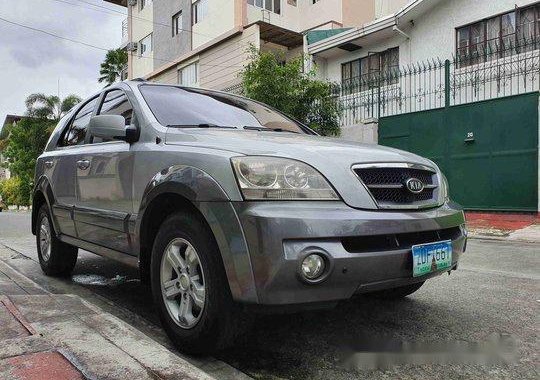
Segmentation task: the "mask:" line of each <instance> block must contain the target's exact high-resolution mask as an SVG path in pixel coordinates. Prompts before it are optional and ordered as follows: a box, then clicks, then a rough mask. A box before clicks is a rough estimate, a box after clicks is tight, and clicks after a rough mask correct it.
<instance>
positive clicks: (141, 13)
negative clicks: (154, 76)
mask: <svg viewBox="0 0 540 380" xmlns="http://www.w3.org/2000/svg"><path fill="white" fill-rule="evenodd" d="M131 12H132V16H133V17H131V18H130V19H131V41H133V42H137V43H139V41H140V40H142V39H143V38H144V37H146V36H147V35H149V34H150V33H152V32H153V31H154V23H153V22H154V12H153V4H152V2H151V1H148V0H147V4H146V6H145V7H144V9H142V10H139V4H137V5H136V6H133V7H131ZM131 63H132V65H131V76H132V78H139V77H143V76H145V75H146V74H149V73H151V72H152V71H153V70H154V52H153V51H152V52H149V53H148V54H145V56H144V57H139V56H138V52H135V51H134V52H133V53H132V55H131Z"/></svg>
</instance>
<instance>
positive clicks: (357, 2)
mask: <svg viewBox="0 0 540 380" xmlns="http://www.w3.org/2000/svg"><path fill="white" fill-rule="evenodd" d="M397 1H403V0H393V2H397ZM342 2H343V5H342V8H343V9H342V12H343V26H345V27H347V26H362V25H364V24H367V23H368V22H371V21H373V20H374V19H375V5H376V4H375V3H376V0H342Z"/></svg>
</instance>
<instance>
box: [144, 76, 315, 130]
mask: <svg viewBox="0 0 540 380" xmlns="http://www.w3.org/2000/svg"><path fill="white" fill-rule="evenodd" d="M139 88H140V90H141V93H142V95H143V97H144V99H145V101H146V103H147V104H148V106H149V107H150V109H151V110H152V112H153V114H154V116H155V117H156V119H157V120H158V121H159V123H160V124H162V125H165V126H169V127H177V128H182V127H183V128H189V127H206V128H208V127H228V128H231V127H234V128H240V129H241V128H244V129H246V130H261V131H265V130H268V131H278V132H294V133H302V134H313V132H311V131H310V130H309V129H308V128H305V127H304V126H302V125H301V124H299V123H297V122H295V121H294V120H291V119H289V118H288V117H286V116H284V115H282V114H280V113H278V112H276V111H274V110H273V109H271V108H270V107H268V106H266V105H264V104H262V103H259V102H255V101H253V100H249V99H247V98H243V97H240V96H236V95H232V94H226V93H220V92H214V91H209V90H203V89H195V88H182V87H177V86H162V85H147V84H146V85H141V86H140V87H139Z"/></svg>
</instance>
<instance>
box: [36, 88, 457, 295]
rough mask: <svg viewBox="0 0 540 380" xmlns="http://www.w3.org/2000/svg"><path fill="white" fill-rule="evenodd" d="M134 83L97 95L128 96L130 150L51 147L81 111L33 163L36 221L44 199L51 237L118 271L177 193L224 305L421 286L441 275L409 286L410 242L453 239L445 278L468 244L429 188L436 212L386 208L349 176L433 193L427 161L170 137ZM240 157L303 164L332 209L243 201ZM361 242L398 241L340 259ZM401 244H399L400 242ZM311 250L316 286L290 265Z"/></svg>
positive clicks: (321, 145)
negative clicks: (208, 235) (211, 249)
mask: <svg viewBox="0 0 540 380" xmlns="http://www.w3.org/2000/svg"><path fill="white" fill-rule="evenodd" d="M141 85H146V84H145V83H143V82H140V81H131V82H123V83H120V84H118V85H115V86H113V87H110V88H107V89H106V90H104V92H105V91H110V90H111V89H121V90H122V91H124V92H125V93H126V95H127V97H128V99H129V101H130V103H131V105H132V106H133V109H134V118H133V120H134V121H133V122H134V123H135V124H136V126H137V128H138V129H139V131H140V136H139V139H138V141H137V142H134V143H131V144H129V143H127V142H124V141H110V142H102V143H95V144H85V145H76V146H68V147H58V141H59V139H60V137H61V136H62V133H63V131H64V129H65V127H66V125H67V124H68V123H69V120H70V117H71V116H72V115H73V114H74V112H76V111H77V110H78V109H79V107H80V106H79V107H76V108H75V109H74V110H72V111H71V112H70V114H69V115H67V116H66V117H64V118H63V119H62V121H61V122H60V123H59V125H58V127H57V128H56V129H55V131H54V133H53V135H52V136H51V138H50V140H49V142H48V144H47V147H46V149H45V151H44V153H43V154H42V155H41V156H40V157H39V159H38V161H37V166H36V186H35V194H36V197H35V202H36V203H35V205H34V212H35V211H36V208H37V207H36V205H37V203H38V202H39V201H40V200H41V201H45V202H47V204H48V205H49V209H50V210H51V213H52V217H53V218H52V219H53V226H54V230H55V233H56V234H57V235H58V236H59V238H60V240H62V241H64V242H67V243H70V244H73V245H76V246H78V247H81V248H83V249H86V250H89V251H91V252H94V253H97V254H100V255H103V256H107V257H112V258H114V259H117V260H120V261H122V262H124V263H128V264H131V265H141V266H142V265H147V264H148V260H149V252H148V251H149V249H150V248H151V247H148V246H147V245H145V244H146V243H145V239H146V238H145V234H147V231H148V230H149V229H150V228H151V227H152V226H151V223H152V221H151V220H149V219H148V214H149V212H148V210H149V209H151V207H152V204H153V202H154V201H155V200H156V199H158V198H159V197H163V196H165V195H167V194H175V195H177V196H179V197H182V199H185V200H186V202H188V203H189V204H190V206H192V207H194V208H196V209H197V210H198V212H200V214H201V215H202V216H203V217H204V219H205V220H206V222H207V223H208V225H209V226H210V228H211V230H212V232H213V234H214V236H215V238H216V241H217V244H218V246H219V249H220V252H221V255H222V259H223V263H224V266H225V271H226V274H227V277H228V282H229V285H230V289H231V292H232V295H233V298H234V299H235V300H236V301H239V302H243V303H252V304H264V305H291V304H309V303H314V302H332V301H337V300H341V299H346V298H349V297H351V296H352V295H353V294H355V293H361V292H368V291H374V290H381V289H386V288H392V287H397V286H402V285H407V284H411V283H414V282H419V281H424V280H425V279H427V278H430V277H433V276H435V275H437V274H440V273H434V274H430V275H427V276H424V277H417V278H413V277H412V257H411V245H412V244H415V243H416V242H422V243H423V242H426V239H427V241H431V240H430V239H432V240H435V241H436V240H445V239H450V240H452V247H453V267H452V269H455V267H456V266H457V262H458V260H459V257H460V255H461V254H462V253H463V252H464V250H465V245H466V232H465V229H464V228H463V227H464V223H465V221H464V215H463V212H462V210H461V208H460V207H459V206H458V205H456V204H455V203H452V202H451V201H449V200H447V199H445V198H444V194H443V192H442V191H439V190H436V191H435V193H434V194H435V195H434V197H435V198H436V199H435V203H436V204H430V205H425V206H423V205H420V206H414V205H408V206H407V205H405V206H404V207H391V208H390V209H387V208H385V207H384V206H382V205H380V204H378V203H377V201H376V200H375V199H374V197H373V196H372V195H371V193H370V191H369V190H368V188H367V187H366V186H365V185H364V184H363V183H362V181H361V180H360V178H359V177H358V175H357V173H356V172H355V171H354V170H353V169H355V168H357V167H358V166H360V167H366V166H368V167H369V166H376V167H381V166H382V167H384V166H391V167H417V168H426V167H427V168H431V170H433V171H434V172H435V173H436V181H438V183H439V185H441V184H442V183H443V181H444V180H443V176H442V173H440V171H439V169H438V168H437V166H436V165H435V164H434V163H433V162H432V161H430V160H427V159H425V158H422V157H419V156H417V155H414V154H411V153H407V152H404V151H400V150H396V149H391V148H385V147H381V146H376V145H363V144H359V143H355V142H350V141H344V140H339V139H333V138H323V137H319V136H310V135H300V134H292V133H269V132H260V131H247V130H236V129H223V130H222V129H210V128H204V129H203V128H200V129H196V128H193V129H179V128H168V127H166V126H163V125H161V124H160V123H159V122H158V120H157V119H156V117H155V116H154V114H153V113H152V111H151V110H150V108H149V106H148V105H147V103H146V102H145V100H144V98H143V96H142V94H141V92H140V90H139V86H141ZM104 92H103V93H104ZM103 93H100V94H97V96H99V97H100V98H101V97H103V96H104V95H103ZM96 112H97V111H96V110H94V113H96ZM243 155H256V156H273V157H284V158H291V159H295V160H298V161H302V162H304V163H307V164H309V165H310V166H312V167H313V168H315V169H316V170H318V171H319V172H320V173H321V174H322V175H323V176H324V177H325V178H326V179H327V180H328V182H329V183H330V184H331V185H332V186H333V188H334V189H335V190H336V192H337V194H338V195H339V197H340V200H336V201H309V200H299V201H246V200H244V198H243V196H242V193H241V191H240V189H239V186H238V184H237V181H236V178H235V174H234V172H233V169H232V167H231V158H233V157H238V156H243ZM440 187H441V188H442V185H441V186H440ZM428 206H429V207H428ZM34 217H35V216H34ZM34 224H35V223H34ZM34 232H35V231H34ZM426 234H427V235H429V236H430V238H426V236H427V235H426ZM424 235H425V236H424ZM415 236H416V237H418V241H416V240H415ZM368 237H376V239H375V240H376V241H380V242H385V241H388V239H393V241H396V242H397V243H396V245H395V246H392V247H390V248H389V247H388V246H387V245H386V243H385V244H383V245H382V246H381V247H378V246H377V244H375V245H374V246H373V248H372V249H371V250H369V249H368V250H367V251H366V250H363V249H359V250H356V251H355V250H354V249H352V250H351V249H349V250H348V249H347V247H346V244H345V243H344V241H345V240H344V239H348V240H347V241H349V242H351V241H352V244H353V246H354V244H355V243H354V241H355V239H356V240H359V241H360V242H361V241H362V239H363V238H368ZM401 237H404V238H405V239H402V240H406V241H407V242H406V243H399V239H401ZM396 238H397V239H398V240H396ZM377 239H378V240H377ZM400 244H401V245H400ZM357 245H358V244H357ZM360 245H361V243H360ZM313 250H317V251H319V252H323V253H324V254H325V255H327V257H328V259H329V262H330V264H331V271H330V272H329V274H328V276H327V278H326V279H325V281H322V282H320V283H318V284H306V283H305V282H304V281H302V280H301V279H300V278H299V275H298V268H299V262H300V259H301V258H303V256H305V254H306V253H308V252H311V251H313Z"/></svg>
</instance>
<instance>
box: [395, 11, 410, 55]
mask: <svg viewBox="0 0 540 380" xmlns="http://www.w3.org/2000/svg"><path fill="white" fill-rule="evenodd" d="M395 21H396V25H394V26H393V27H392V30H393V31H394V32H398V33H399V34H401V35H402V36H403V37H405V38H406V39H407V41H408V43H409V62H412V56H411V53H412V49H411V36H409V35H408V34H407V33H405V32H404V31H403V30H401V29H399V27H398V23H399V22H398V18H397V17H396V18H395Z"/></svg>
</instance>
